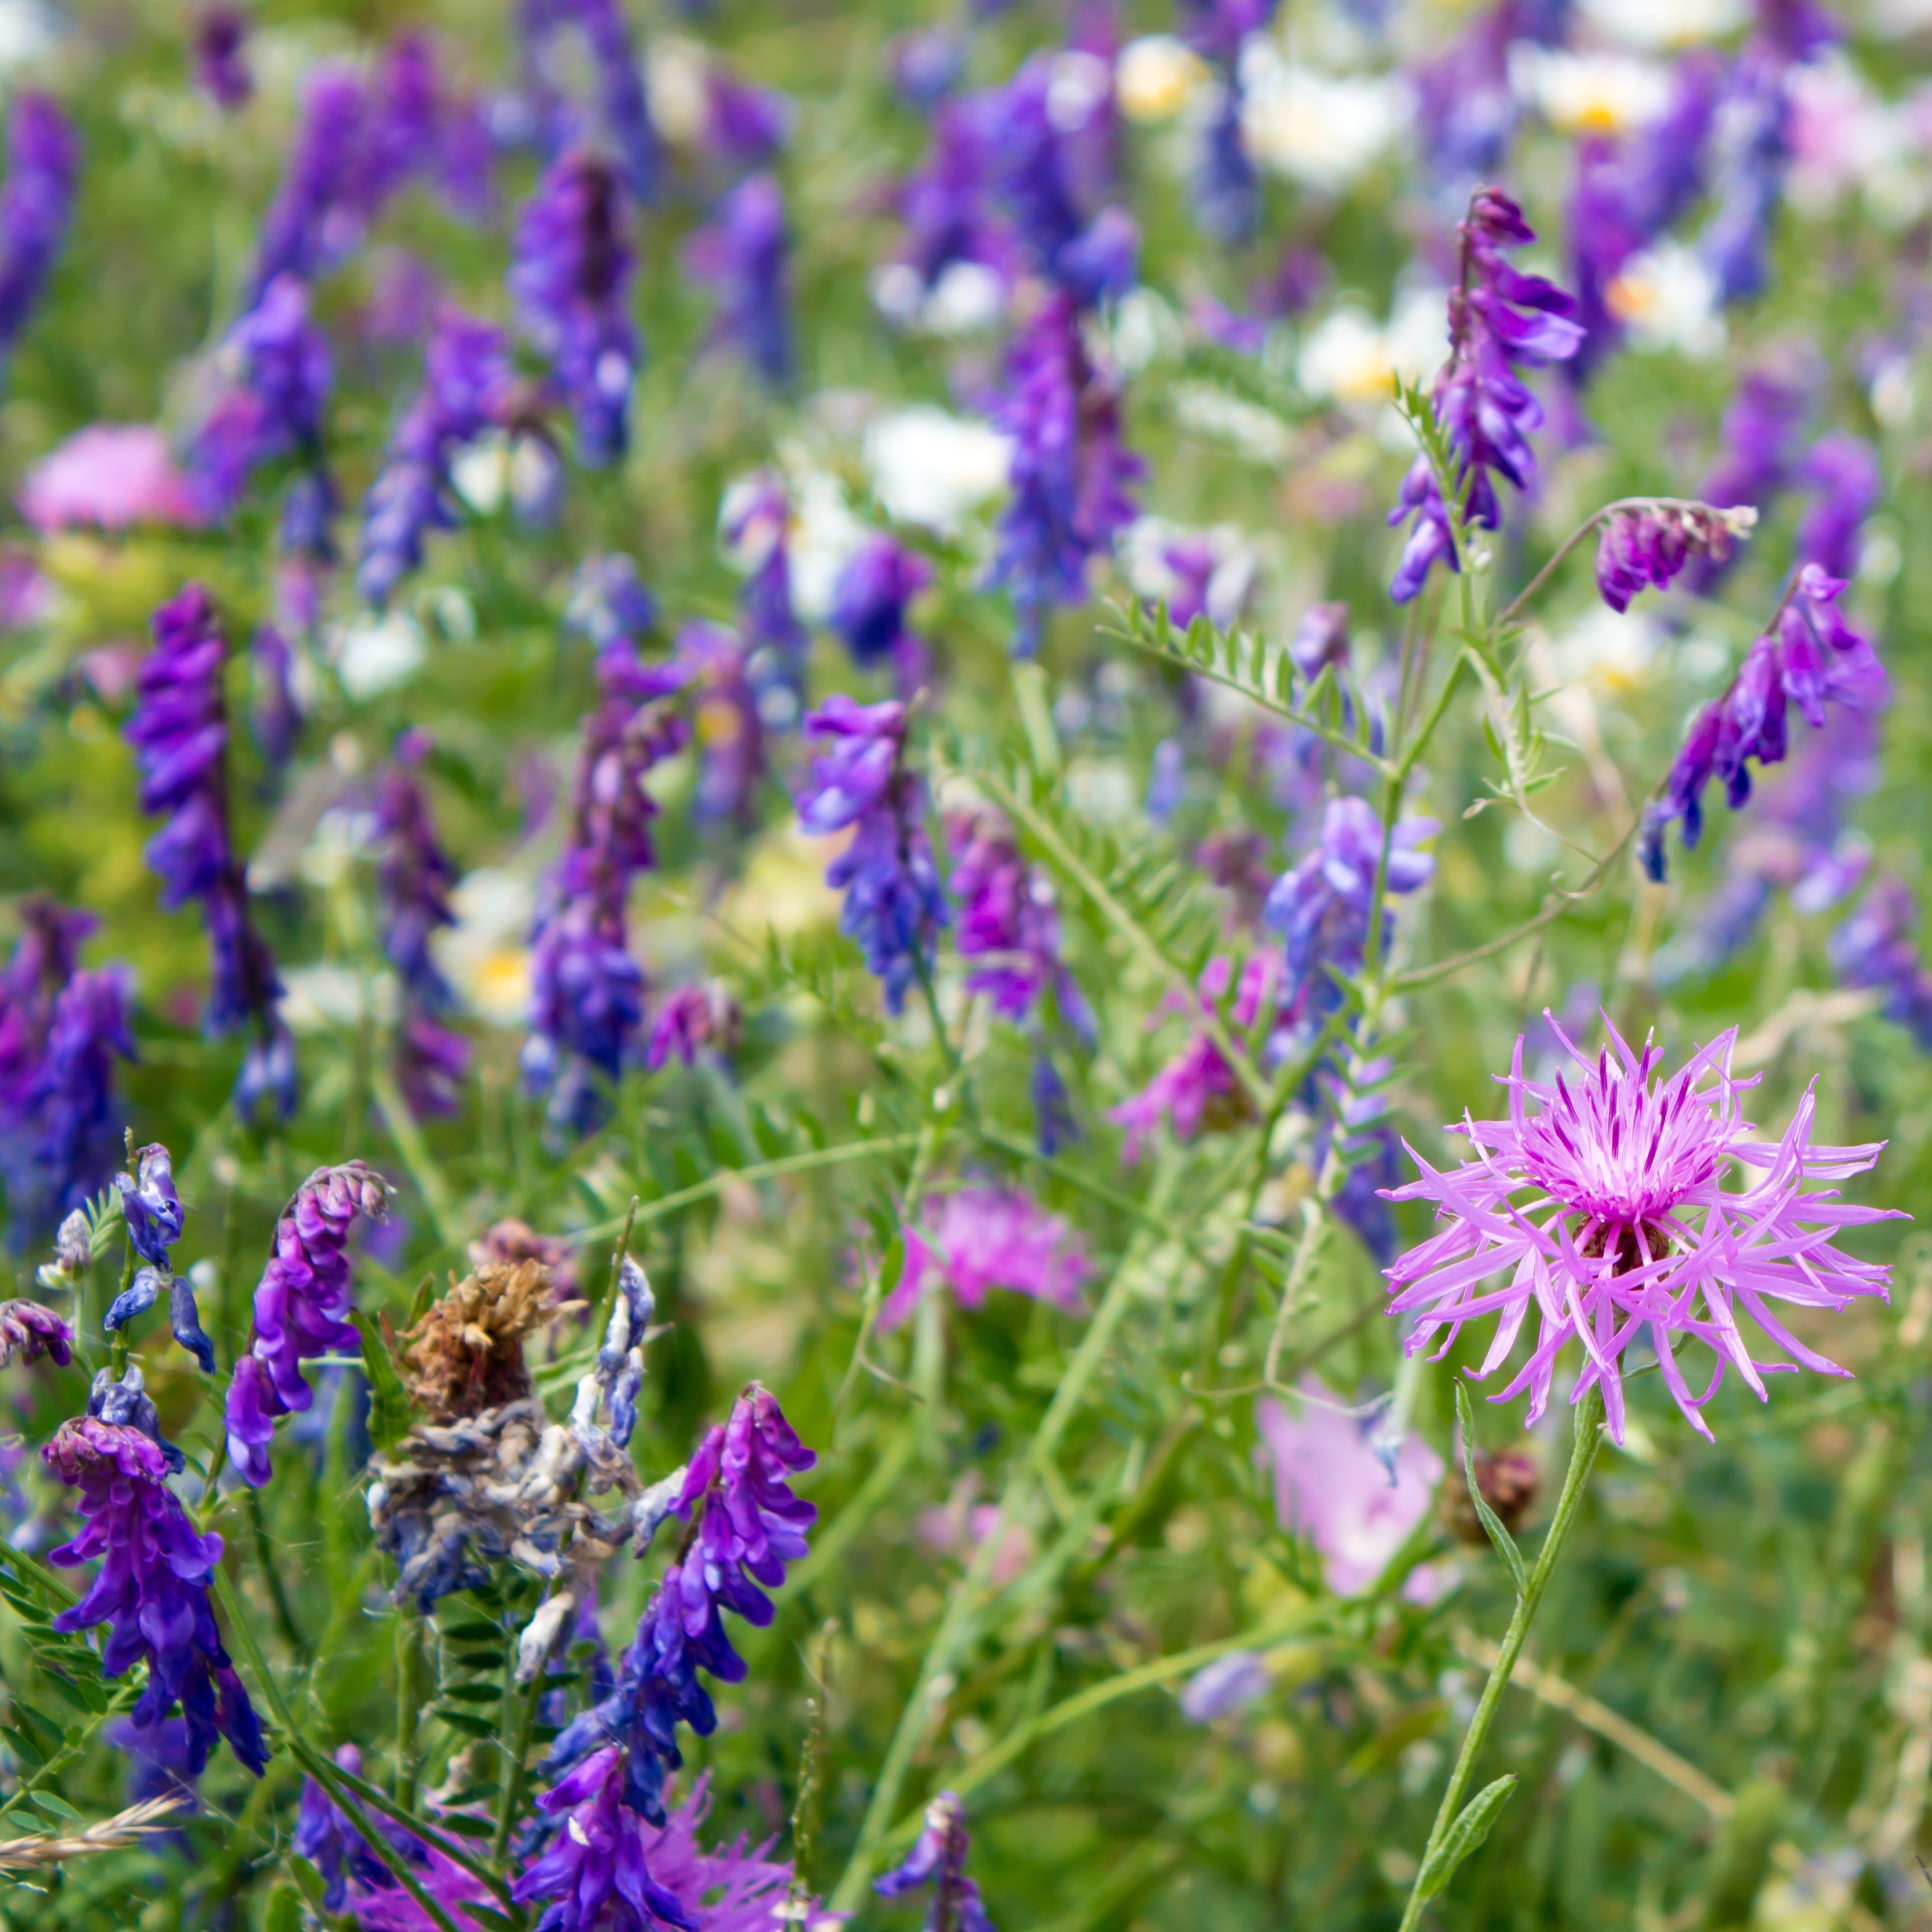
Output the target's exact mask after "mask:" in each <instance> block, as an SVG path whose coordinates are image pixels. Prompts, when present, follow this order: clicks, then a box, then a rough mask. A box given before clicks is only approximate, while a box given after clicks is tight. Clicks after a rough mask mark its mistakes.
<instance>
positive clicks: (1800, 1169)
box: [1388, 1016, 1906, 1444]
mask: <svg viewBox="0 0 1932 1932" xmlns="http://www.w3.org/2000/svg"><path fill="white" fill-rule="evenodd" d="M1546 1018H1548V1016H1546ZM1549 1024H1550V1026H1551V1027H1552V1028H1553V1029H1554V1030H1555V1031H1556V1034H1557V1037H1558V1038H1559V1040H1562V1043H1563V1045H1564V1047H1565V1050H1566V1051H1567V1052H1568V1053H1569V1055H1570V1056H1571V1059H1572V1060H1573V1061H1574V1062H1575V1064H1576V1071H1575V1072H1574V1073H1572V1074H1571V1077H1570V1078H1569V1079H1565V1076H1564V1074H1563V1073H1560V1072H1559V1073H1557V1074H1556V1076H1555V1077H1554V1079H1553V1080H1552V1081H1551V1082H1550V1083H1548V1084H1547V1085H1546V1084H1544V1082H1539V1081H1535V1080H1532V1079H1529V1078H1528V1077H1527V1076H1526V1075H1525V1074H1524V1072H1523V1042H1522V1041H1521V1040H1518V1041H1517V1047H1516V1053H1515V1056H1514V1060H1513V1061H1512V1063H1511V1069H1510V1072H1509V1073H1508V1075H1507V1076H1505V1079H1504V1080H1503V1082H1502V1084H1503V1085H1505V1086H1506V1087H1508V1089H1509V1095H1510V1109H1509V1115H1508V1118H1507V1119H1505V1120H1500V1121H1474V1120H1472V1119H1471V1118H1469V1116H1468V1115H1465V1116H1464V1117H1463V1124H1462V1126H1461V1127H1460V1129H1459V1130H1457V1131H1459V1132H1460V1133H1463V1135H1464V1136H1466V1137H1467V1139H1469V1143H1470V1145H1471V1148H1472V1150H1473V1152H1474V1158H1473V1159H1472V1160H1469V1161H1467V1162H1466V1163H1464V1164H1463V1166H1460V1167H1457V1168H1453V1169H1449V1170H1448V1172H1438V1171H1437V1170H1436V1169H1434V1168H1433V1167H1431V1166H1430V1165H1429V1163H1427V1161H1425V1160H1423V1159H1422V1157H1421V1156H1420V1155H1418V1154H1416V1153H1415V1150H1414V1149H1413V1148H1411V1149H1410V1150H1409V1154H1410V1157H1411V1158H1412V1160H1415V1163H1416V1165H1417V1166H1418V1167H1419V1168H1420V1169H1421V1178H1420V1179H1419V1180H1417V1181H1411V1182H1409V1184H1408V1185H1407V1186H1406V1187H1398V1188H1394V1189H1391V1190H1389V1195H1388V1198H1389V1199H1391V1200H1392V1201H1430V1202H1434V1203H1435V1204H1436V1209H1437V1217H1438V1219H1439V1220H1441V1221H1442V1222H1444V1223H1446V1225H1445V1226H1444V1227H1443V1229H1442V1232H1439V1233H1438V1234H1436V1235H1432V1236H1431V1237H1430V1238H1429V1239H1428V1240H1427V1241H1424V1242H1423V1243H1422V1244H1421V1245H1420V1246H1418V1247H1415V1248H1413V1249H1412V1250H1410V1251H1409V1253H1407V1254H1406V1255H1404V1256H1403V1257H1402V1259H1400V1261H1398V1262H1397V1263H1396V1264H1395V1265H1394V1267H1393V1268H1391V1269H1389V1270H1388V1278H1389V1281H1390V1283H1391V1286H1392V1287H1393V1289H1394V1295H1393V1296H1392V1298H1391V1301H1390V1304H1389V1310H1390V1313H1392V1314H1406V1315H1410V1316H1413V1317H1414V1318H1415V1328H1414V1331H1413V1332H1412V1334H1411V1335H1410V1337H1409V1342H1408V1344H1407V1347H1408V1350H1409V1352H1410V1353H1411V1354H1414V1353H1415V1352H1417V1351H1418V1350H1419V1349H1423V1348H1425V1347H1427V1346H1429V1345H1430V1343H1436V1344H1438V1346H1437V1348H1436V1358H1438V1359H1439V1358H1440V1357H1441V1356H1442V1355H1443V1354H1444V1353H1445V1352H1447V1351H1448V1349H1449V1348H1450V1347H1451V1346H1453V1344H1454V1342H1455V1340H1456V1338H1457V1336H1458V1335H1459V1334H1460V1333H1461V1331H1462V1330H1463V1327H1464V1325H1466V1323H1468V1322H1473V1321H1476V1320H1479V1319H1481V1318H1482V1317H1483V1316H1486V1315H1492V1314H1493V1315H1495V1316H1497V1317H1498V1318H1499V1319H1498V1321H1497V1324H1496V1332H1495V1335H1494V1337H1493V1340H1492V1341H1491V1343H1490V1349H1489V1352H1488V1354H1487V1355H1486V1356H1485V1358H1484V1361H1483V1363H1482V1365H1481V1367H1480V1368H1478V1369H1477V1370H1475V1371H1474V1372H1473V1373H1474V1375H1475V1379H1477V1380H1478V1381H1484V1380H1486V1379H1488V1378H1489V1377H1490V1376H1493V1375H1494V1374H1496V1372H1497V1371H1498V1370H1500V1369H1501V1368H1502V1367H1503V1366H1504V1364H1505V1363H1506V1362H1507V1361H1508V1359H1509V1356H1510V1352H1511V1349H1513V1348H1514V1346H1515V1345H1516V1342H1517V1337H1518V1336H1519V1335H1520V1334H1521V1333H1522V1332H1523V1325H1524V1323H1525V1322H1526V1319H1528V1317H1529V1314H1530V1313H1531V1311H1532V1309H1534V1310H1535V1313H1536V1315H1537V1318H1538V1333H1537V1336H1536V1340H1535V1347H1534V1349H1532V1352H1531V1354H1530V1356H1529V1360H1528V1361H1526V1363H1525V1364H1523V1367H1521V1368H1520V1370H1518V1371H1517V1373H1516V1374H1515V1375H1514V1376H1513V1377H1512V1378H1511V1380H1510V1382H1508V1385H1506V1386H1505V1388H1503V1389H1502V1390H1501V1391H1499V1393H1498V1394H1496V1396H1495V1397H1493V1398H1492V1400H1495V1401H1498V1402H1502V1401H1507V1400H1508V1399H1509V1398H1510V1397H1512V1396H1514V1395H1516V1394H1518V1393H1519V1392H1520V1391H1522V1390H1523V1389H1525V1388H1527V1389H1528V1390H1529V1392H1530V1405H1529V1416H1528V1418H1527V1420H1528V1421H1529V1422H1530V1423H1532V1424H1533V1423H1534V1422H1535V1421H1536V1420H1537V1418H1538V1417H1539V1416H1540V1415H1541V1414H1542V1413H1543V1411H1544V1406H1545V1405H1546V1404H1547V1403H1548V1401H1549V1400H1550V1390H1551V1388H1552V1387H1553V1383H1554V1379H1555V1374H1556V1358H1557V1356H1558V1355H1559V1352H1561V1351H1562V1349H1563V1348H1564V1347H1565V1345H1566V1344H1567V1343H1569V1342H1570V1341H1571V1340H1577V1341H1579V1342H1580V1343H1581V1344H1582V1346H1583V1353H1584V1358H1585V1359H1584V1361H1583V1364H1582V1372H1581V1373H1580V1375H1579V1376H1578V1378H1577V1385H1576V1388H1575V1390H1574V1393H1573V1394H1572V1396H1571V1401H1572V1402H1573V1403H1574V1402H1575V1401H1577V1400H1579V1399H1580V1397H1582V1396H1583V1394H1585V1393H1586V1391H1589V1390H1590V1389H1592V1388H1596V1387H1598V1385H1601V1388H1602V1390H1603V1397H1604V1406H1605V1409H1606V1412H1607V1415H1608V1417H1609V1421H1610V1433H1611V1436H1612V1437H1613V1439H1614V1440H1615V1441H1616V1442H1618V1443H1619V1444H1621V1443H1622V1441H1623V1439H1624V1429H1625V1403H1624V1389H1623V1382H1622V1376H1621V1374H1620V1373H1619V1367H1620V1364H1621V1363H1622V1359H1623V1357H1624V1355H1625V1351H1626V1350H1627V1349H1629V1348H1630V1347H1631V1345H1632V1344H1633V1343H1634V1342H1636V1341H1637V1339H1638V1337H1639V1336H1640V1334H1641V1333H1642V1332H1643V1331H1645V1330H1646V1329H1648V1330H1649V1336H1650V1340H1651V1343H1652V1346H1654V1347H1655V1350H1656V1353H1657V1361H1658V1367H1659V1368H1660V1369H1661V1371H1662V1373H1663V1376H1664V1386H1665V1387H1666V1388H1667V1389H1669V1390H1670V1394H1671V1396H1672V1397H1673V1400H1675V1401H1676V1403H1677V1406H1678V1407H1679V1409H1681V1410H1682V1412H1683V1413H1684V1415H1685V1419H1686V1420H1687V1421H1688V1422H1689V1423H1690V1424H1691V1427H1693V1428H1694V1429H1695V1430H1697V1432H1698V1433H1699V1434H1700V1435H1701V1436H1706V1438H1708V1437H1709V1436H1710V1433H1711V1432H1710V1428H1709V1425H1708V1424H1706V1422H1705V1421H1704V1419H1703V1416H1702V1415H1701V1414H1700V1410H1701V1409H1703V1406H1704V1405H1705V1404H1706V1403H1708V1402H1709V1400H1710V1399H1711V1398H1712V1396H1713V1395H1715V1394H1716V1392H1717V1390H1718V1385H1720V1383H1721V1382H1722V1381H1723V1380H1724V1373H1725V1371H1726V1370H1727V1369H1735V1370H1736V1371H1737V1373H1739V1376H1742V1378H1743V1379H1744V1382H1745V1385H1746V1386H1747V1387H1748V1388H1750V1389H1751V1391H1752V1392H1753V1393H1754V1394H1755V1395H1757V1397H1758V1398H1759V1399H1760V1400H1766V1399H1768V1398H1767V1397H1766V1389H1765V1385H1764V1377H1765V1376H1766V1374H1767V1373H1777V1372H1781V1371H1787V1372H1793V1373H1795V1371H1796V1368H1797V1367H1800V1366H1802V1367H1805V1368H1808V1369H1814V1370H1817V1371H1819V1372H1820V1373H1822V1374H1826V1375H1844V1374H1846V1373H1849V1372H1848V1371H1847V1370H1843V1369H1841V1368H1840V1367H1838V1364H1836V1363H1835V1362H1832V1361H1829V1360H1828V1359H1827V1358H1826V1357H1824V1356H1823V1355H1820V1354H1819V1353H1818V1352H1817V1351H1816V1350H1815V1349H1812V1348H1811V1347H1810V1346H1808V1345H1807V1344H1806V1343H1803V1342H1802V1341H1800V1340H1799V1339H1798V1337H1796V1335H1794V1334H1792V1332H1791V1331H1790V1329H1789V1328H1787V1327H1786V1326H1785V1325H1784V1322H1782V1321H1781V1320H1780V1319H1778V1316H1777V1315H1776V1314H1775V1313H1773V1310H1772V1304H1775V1303H1783V1304H1787V1305H1789V1306H1791V1307H1799V1308H1829V1309H1832V1310H1841V1309H1843V1307H1845V1306H1846V1304H1847V1303H1849V1301H1852V1300H1853V1299H1854V1298H1856V1297H1858V1296H1860V1295H1885V1294H1886V1293H1887V1292H1888V1283H1889V1280H1890V1271H1889V1269H1888V1268H1886V1267H1885V1266H1884V1265H1881V1264H1879V1263H1876V1262H1861V1261H1858V1260H1857V1259H1855V1258H1854V1257H1852V1256H1850V1255H1849V1254H1846V1253H1845V1252H1844V1251H1843V1250H1842V1249H1841V1248H1839V1247H1836V1246H1835V1245H1834V1242H1835V1237H1836V1235H1838V1232H1839V1230H1841V1229H1844V1228H1848V1227H1856V1226H1862V1225H1864V1224H1865V1223H1869V1222H1873V1221H1883V1220H1896V1219H1903V1218H1906V1217H1903V1216H1901V1215H1899V1214H1897V1213H1896V1212H1895V1211H1892V1210H1889V1209H1885V1208H1861V1207H1856V1206H1854V1205H1852V1204H1850V1203H1849V1202H1845V1201H1843V1200H1841V1199H1840V1198H1839V1196H1838V1190H1836V1189H1835V1188H1825V1189H1821V1190H1816V1191H1811V1190H1809V1189H1808V1184H1809V1183H1812V1182H1815V1181H1840V1180H1843V1179H1845V1178H1847V1177H1849V1176H1850V1175H1855V1174H1861V1173H1863V1172H1864V1171H1865V1170H1866V1169H1867V1168H1869V1167H1870V1166H1872V1165H1873V1163H1874V1162H1875V1161H1876V1160H1877V1158H1878V1155H1879V1151H1880V1150H1881V1148H1882V1147H1883V1145H1884V1143H1883V1142H1875V1143H1873V1144H1870V1145H1864V1146H1858V1147H1826V1146H1817V1145H1813V1144H1812V1141H1811V1129H1812V1124H1813V1121H1814V1118H1815V1115H1816V1112H1817V1102H1816V1100H1815V1099H1814V1095H1813V1093H1812V1091H1811V1089H1809V1088H1808V1089H1807V1090H1806V1091H1805V1097H1804V1099H1803V1100H1802V1101H1801V1102H1800V1103H1799V1106H1798V1109H1797V1112H1796V1113H1795V1114H1794V1115H1793V1118H1792V1120H1791V1124H1790V1126H1789V1127H1787V1128H1786V1130H1785V1131H1784V1134H1783V1135H1782V1136H1780V1137H1779V1138H1778V1139H1775V1140H1764V1141H1760V1140H1759V1139H1757V1138H1756V1137H1755V1135H1754V1130H1753V1129H1752V1127H1751V1124H1750V1123H1749V1122H1748V1121H1746V1120H1745V1118H1744V1117H1743V1115H1742V1112H1740V1110H1739V1097H1740V1096H1741V1094H1742V1093H1743V1092H1744V1091H1745V1089H1746V1088H1748V1087H1750V1086H1751V1085H1754V1082H1752V1081H1750V1080H1744V1079H1738V1078H1736V1076H1733V1073H1732V1072H1731V1055H1732V1052H1733V1048H1734V1047H1735V1046H1736V1040H1737V1034H1736V1029H1735V1028H1733V1030H1732V1031H1730V1032H1728V1033H1726V1034H1723V1035H1721V1037H1719V1038H1718V1039H1717V1040H1715V1041H1713V1042H1712V1044H1711V1045H1710V1046H1706V1047H1703V1048H1701V1049H1699V1050H1698V1051H1697V1052H1695V1053H1694V1054H1693V1055H1691V1058H1690V1059H1689V1060H1688V1061H1687V1062H1686V1063H1685V1065H1684V1066H1683V1067H1681V1068H1680V1069H1679V1070H1678V1072H1677V1073H1675V1074H1674V1075H1672V1076H1669V1077H1667V1078H1665V1077H1659V1073H1658V1070H1659V1067H1660V1066H1661V1062H1662V1061H1663V1058H1664V1055H1663V1052H1662V1050H1661V1049H1659V1048H1658V1047H1656V1046H1652V1044H1651V1043H1649V1040H1646V1042H1645V1043H1644V1046H1643V1050H1642V1052H1634V1051H1633V1050H1632V1049H1631V1047H1630V1046H1628V1045H1627V1044H1626V1043H1625V1041H1624V1040H1622V1038H1621V1037H1619V1034H1617V1032H1616V1029H1615V1028H1610V1027H1609V1023H1608V1022H1607V1021H1606V1022H1605V1025H1606V1027H1607V1028H1608V1030H1609V1032H1610V1045H1609V1046H1607V1047H1605V1048H1604V1049H1602V1051H1601V1052H1599V1053H1598V1056H1597V1058H1595V1060H1592V1059H1591V1058H1589V1056H1588V1055H1586V1054H1584V1053H1583V1052H1580V1050H1579V1049H1577V1047H1576V1046H1574V1045H1573V1044H1572V1043H1571V1041H1570V1040H1569V1039H1568V1037H1567V1036H1565V1034H1564V1033H1563V1031H1562V1028H1560V1027H1559V1026H1558V1025H1557V1022H1556V1020H1555V1019H1553V1018H1551V1019H1549ZM1734 1167H1738V1168H1742V1169H1745V1170H1746V1172H1747V1173H1748V1175H1750V1176H1751V1178H1750V1180H1749V1181H1748V1184H1747V1185H1745V1186H1744V1187H1741V1188H1730V1187H1726V1186H1725V1181H1726V1178H1727V1176H1728V1175H1730V1173H1731V1172H1732V1170H1733V1168H1734ZM1497 1277H1506V1279H1505V1280H1502V1282H1501V1283H1500V1284H1498V1283H1497ZM1742 1321H1748V1322H1751V1323H1754V1325H1756V1326H1757V1328H1758V1329H1759V1330H1760V1331H1762V1332H1763V1334H1765V1335H1766V1336H1767V1337H1769V1338H1770V1340H1772V1342H1773V1343H1775V1344H1777V1346H1778V1347H1780V1348H1781V1349H1783V1350H1784V1352H1785V1353H1786V1354H1787V1355H1789V1356H1790V1358H1792V1359H1791V1361H1788V1362H1759V1361H1754V1359H1753V1358H1752V1356H1751V1352H1750V1349H1749V1348H1748V1346H1747V1343H1746V1341H1745V1336H1744V1334H1743V1331H1742V1326H1741V1322H1742ZM1680 1337H1689V1338H1690V1339H1691V1340H1695V1341H1699V1342H1702V1343H1705V1344H1706V1346H1708V1347H1709V1348H1710V1349H1711V1350H1712V1352H1713V1353H1714V1354H1715V1356H1716V1358H1717V1361H1716V1366H1715V1370H1713V1373H1712V1376H1711V1380H1710V1382H1709V1385H1708V1386H1707V1387H1706V1389H1705V1390H1704V1391H1703V1394H1701V1395H1694V1394H1692V1393H1691V1389H1690V1388H1689V1385H1688V1384H1687V1383H1686V1382H1685V1378H1684V1371H1683V1368H1682V1364H1680V1362H1679V1359H1678V1356H1677V1354H1676V1348H1677V1344H1678V1341H1679V1338H1680Z"/></svg>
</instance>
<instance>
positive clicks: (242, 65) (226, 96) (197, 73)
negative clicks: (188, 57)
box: [194, 0, 255, 113]
mask: <svg viewBox="0 0 1932 1932" xmlns="http://www.w3.org/2000/svg"><path fill="white" fill-rule="evenodd" d="M247 45H248V15H247V14H245V13H243V12H242V10H241V9H240V8H239V7H231V6H229V5H226V4H225V0H215V4H214V5H212V6H209V7H204V8H203V9H202V13H201V17H200V18H199V20H196V23H195V27H194V78H195V83H196V86H199V88H200V89H201V90H202V92H203V93H204V94H205V95H207V96H208V98H209V99H210V100H211V101H213V102H214V104H215V105H216V106H217V107H222V108H225V109H226V110H228V111H229V113H233V112H234V110H236V108H238V107H241V106H242V105H243V104H245V102H246V101H248V97H249V96H250V95H251V94H253V93H254V91H255V83H254V77H252V76H251V74H250V73H249V71H248V61H247V59H246V58H245V57H244V53H243V49H245V47H246V46H247Z"/></svg>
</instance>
